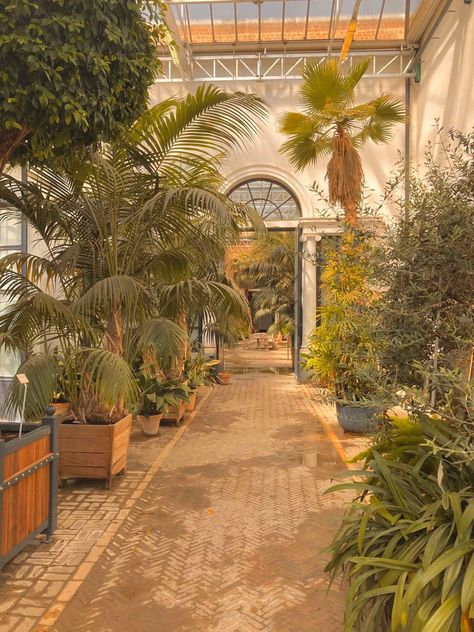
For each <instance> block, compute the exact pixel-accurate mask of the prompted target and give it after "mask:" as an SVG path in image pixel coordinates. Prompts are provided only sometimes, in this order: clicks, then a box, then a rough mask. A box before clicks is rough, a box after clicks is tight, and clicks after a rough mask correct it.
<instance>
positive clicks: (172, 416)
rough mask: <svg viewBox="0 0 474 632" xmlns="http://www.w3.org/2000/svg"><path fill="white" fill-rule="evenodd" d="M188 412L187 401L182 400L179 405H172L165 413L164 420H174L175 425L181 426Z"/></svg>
mask: <svg viewBox="0 0 474 632" xmlns="http://www.w3.org/2000/svg"><path fill="white" fill-rule="evenodd" d="M185 412H186V402H181V403H180V404H178V406H170V407H169V409H168V412H166V413H165V414H164V415H163V421H174V425H175V426H179V424H180V423H181V420H182V418H183V417H184V414H185Z"/></svg>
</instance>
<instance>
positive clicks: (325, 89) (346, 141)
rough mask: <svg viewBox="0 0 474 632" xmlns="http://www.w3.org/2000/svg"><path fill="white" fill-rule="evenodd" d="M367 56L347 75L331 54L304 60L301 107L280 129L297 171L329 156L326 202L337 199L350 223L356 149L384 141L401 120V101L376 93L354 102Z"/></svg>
mask: <svg viewBox="0 0 474 632" xmlns="http://www.w3.org/2000/svg"><path fill="white" fill-rule="evenodd" d="M368 65H369V60H367V61H363V62H361V63H359V64H355V65H354V66H353V68H352V69H351V70H349V72H348V73H347V74H344V72H343V71H342V70H341V69H340V68H339V66H338V64H337V62H336V61H335V60H333V59H330V60H327V61H323V62H321V63H319V64H309V65H307V66H306V67H305V69H304V72H303V85H302V87H301V88H300V97H299V100H300V103H301V105H302V107H303V112H287V113H286V114H284V115H283V117H282V119H281V123H280V131H281V132H282V133H283V134H284V135H285V136H288V140H287V141H286V142H285V143H284V144H283V145H282V147H281V152H282V153H284V154H287V155H288V157H289V159H290V161H291V164H292V165H293V166H294V167H295V168H296V169H298V170H302V169H304V168H305V167H308V166H311V165H313V164H315V163H316V162H317V161H318V160H319V159H321V158H323V157H324V156H330V159H329V163H328V166H327V179H328V184H329V201H330V203H331V204H340V205H341V206H342V208H343V209H344V211H345V218H346V221H347V222H348V223H349V224H352V225H356V224H357V223H358V212H357V211H358V207H359V205H360V202H361V198H362V184H363V176H364V172H363V168H362V161H361V158H360V155H359V149H360V148H361V147H363V146H364V145H365V144H366V143H367V142H368V141H372V142H374V143H377V144H379V143H387V142H388V141H389V140H390V137H391V130H392V127H393V125H394V124H395V123H399V122H401V121H403V120H404V115H405V114H404V108H403V105H402V104H401V103H400V102H399V101H396V100H395V99H393V98H392V97H390V96H389V95H385V94H383V95H381V96H379V97H377V98H375V99H372V100H370V101H367V102H366V103H361V104H358V105H356V104H355V101H356V88H357V84H358V83H359V81H360V80H361V79H362V77H363V76H364V74H365V72H366V71H367V68H368Z"/></svg>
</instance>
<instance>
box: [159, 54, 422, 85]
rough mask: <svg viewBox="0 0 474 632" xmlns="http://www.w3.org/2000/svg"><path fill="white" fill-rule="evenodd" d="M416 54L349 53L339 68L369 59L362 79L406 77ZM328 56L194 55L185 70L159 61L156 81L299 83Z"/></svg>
mask: <svg viewBox="0 0 474 632" xmlns="http://www.w3.org/2000/svg"><path fill="white" fill-rule="evenodd" d="M415 53H416V49H413V50H401V51H373V52H371V51H352V52H351V53H350V54H349V55H348V57H347V59H346V60H345V62H344V63H343V66H342V67H343V68H344V67H347V68H350V67H351V66H352V65H353V64H354V63H355V62H357V61H360V60H361V59H367V58H368V57H369V58H370V66H369V69H368V71H367V73H366V74H365V75H364V78H365V79H373V78H376V77H391V78H403V77H405V78H406V77H409V76H412V74H413V73H411V72H409V71H408V69H409V66H410V64H411V62H412V60H413V57H414V55H415ZM327 57H328V53H327V52H312V53H288V54H285V53H268V54H265V53H234V54H231V55H228V54H227V55H226V54H222V53H217V52H216V53H215V54H213V55H204V54H194V55H193V56H191V57H190V58H189V62H188V64H186V68H183V67H181V68H180V67H179V66H178V65H176V63H175V62H174V61H173V60H172V59H171V58H170V57H167V58H165V59H163V60H162V61H163V74H162V75H161V76H160V77H159V78H158V79H157V82H158V83H174V82H181V81H198V82H222V81H270V80H277V79H280V80H282V79H283V80H298V79H301V74H302V71H303V68H304V66H305V64H308V63H314V62H317V61H321V60H323V59H326V58H327Z"/></svg>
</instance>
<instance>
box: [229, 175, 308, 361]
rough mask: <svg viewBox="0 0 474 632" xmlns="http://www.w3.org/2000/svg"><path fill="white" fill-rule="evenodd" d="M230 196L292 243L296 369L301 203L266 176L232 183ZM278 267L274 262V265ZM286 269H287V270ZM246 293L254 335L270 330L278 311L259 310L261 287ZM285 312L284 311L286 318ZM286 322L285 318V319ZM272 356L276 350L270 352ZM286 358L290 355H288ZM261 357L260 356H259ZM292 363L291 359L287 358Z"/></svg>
mask: <svg viewBox="0 0 474 632" xmlns="http://www.w3.org/2000/svg"><path fill="white" fill-rule="evenodd" d="M228 196H229V198H230V199H231V200H233V201H235V202H238V203H240V204H245V205H247V206H249V207H251V208H253V209H254V210H255V211H256V213H257V214H258V215H259V216H260V217H261V218H262V220H263V221H264V223H265V226H266V228H267V230H268V231H269V233H271V234H273V235H274V236H275V237H277V236H278V239H279V240H281V241H284V242H286V244H287V245H288V243H290V244H291V246H290V248H291V251H292V252H293V253H294V260H293V266H294V268H293V272H292V278H291V285H292V286H293V288H294V295H293V296H291V300H292V303H293V307H292V311H293V314H294V318H293V319H292V322H293V325H292V326H293V327H294V330H293V331H292V333H291V336H290V340H291V342H290V341H289V342H288V345H289V347H292V348H293V359H294V369H295V372H298V371H297V365H298V357H299V349H300V347H301V247H302V246H301V242H300V228H299V220H300V217H301V214H302V213H301V205H300V203H299V200H298V198H297V196H296V195H295V193H294V192H293V191H292V190H291V189H290V188H289V187H288V186H287V185H286V184H283V183H282V182H281V181H279V180H277V179H275V178H273V177H268V176H261V177H251V178H248V179H245V180H243V181H241V182H239V183H238V184H236V185H234V186H233V187H232V188H231V189H230V191H229V192H228ZM243 237H244V239H243V248H251V244H252V241H253V240H254V238H255V235H254V234H253V233H248V234H244V235H243ZM276 267H277V266H276ZM286 272H287V270H286ZM245 292H246V296H247V298H248V301H249V305H250V308H251V313H252V325H253V331H254V332H255V334H256V335H258V334H261V333H264V332H267V331H270V330H273V329H274V328H275V325H276V324H277V323H276V321H275V319H276V320H277V321H278V322H280V323H282V322H283V320H280V315H276V314H270V313H267V314H265V315H260V316H258V315H257V312H260V313H261V311H262V310H261V309H259V306H258V305H259V299H258V296H259V292H261V288H260V287H246V288H245ZM287 316H288V312H285V319H286V318H287ZM287 322H288V321H287ZM270 355H271V356H274V355H276V354H273V353H272V354H270ZM288 359H290V358H289V357H288ZM262 360H263V358H262ZM290 364H291V360H290Z"/></svg>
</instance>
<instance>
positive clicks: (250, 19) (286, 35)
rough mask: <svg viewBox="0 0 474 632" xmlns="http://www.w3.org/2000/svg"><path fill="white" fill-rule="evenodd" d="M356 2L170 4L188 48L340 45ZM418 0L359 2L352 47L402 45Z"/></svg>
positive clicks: (245, 0)
mask: <svg viewBox="0 0 474 632" xmlns="http://www.w3.org/2000/svg"><path fill="white" fill-rule="evenodd" d="M355 3H356V0H234V1H232V2H229V1H228V0H211V1H210V2H201V1H199V0H186V1H183V0H171V1H170V2H169V5H170V6H171V9H172V12H173V15H174V18H175V21H176V25H177V27H178V32H179V36H180V38H181V39H182V40H183V41H184V42H187V43H189V44H193V45H199V44H225V43H227V44H229V43H234V44H236V43H250V42H259V43H263V44H264V43H265V42H275V41H281V42H301V41H318V40H319V41H324V40H331V39H344V37H345V35H346V33H347V29H348V26H349V23H350V20H351V16H352V15H353V11H354V5H355ZM420 3H421V0H362V1H361V3H360V7H359V11H358V16H357V28H356V31H355V35H354V41H369V40H371V41H380V42H383V41H391V42H393V41H397V42H403V41H404V40H405V39H406V29H407V28H408V27H409V26H410V22H411V21H412V19H413V16H414V14H415V12H416V10H417V8H418V5H419V4H420Z"/></svg>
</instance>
